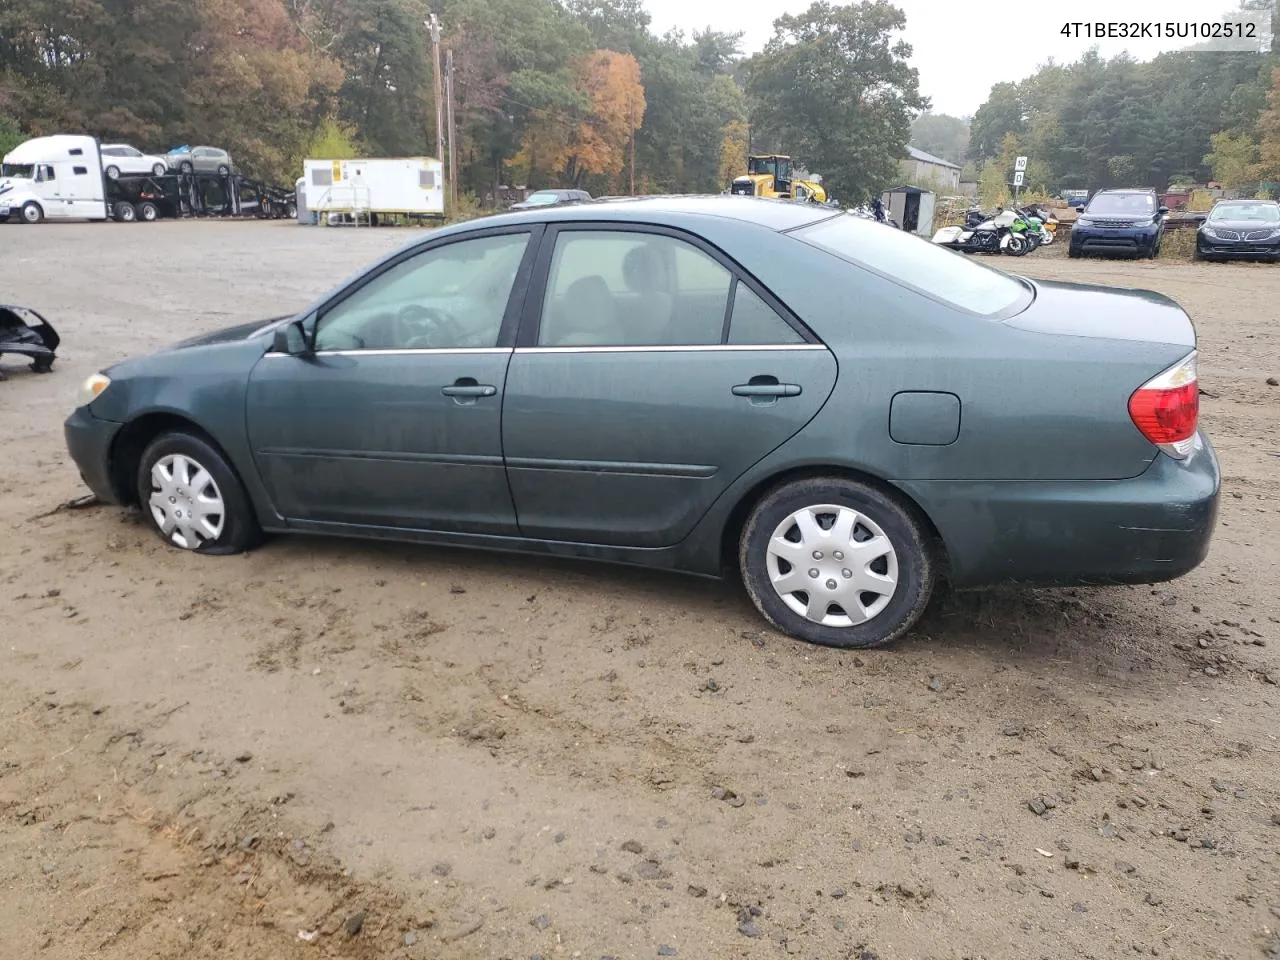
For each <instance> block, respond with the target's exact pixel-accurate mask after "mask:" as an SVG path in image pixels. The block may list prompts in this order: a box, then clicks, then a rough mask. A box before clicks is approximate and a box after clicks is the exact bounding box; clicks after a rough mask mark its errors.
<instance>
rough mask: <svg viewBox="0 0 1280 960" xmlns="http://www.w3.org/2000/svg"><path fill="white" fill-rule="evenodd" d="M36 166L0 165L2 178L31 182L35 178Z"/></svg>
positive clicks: (20, 164) (27, 164)
mask: <svg viewBox="0 0 1280 960" xmlns="http://www.w3.org/2000/svg"><path fill="white" fill-rule="evenodd" d="M35 169H36V168H35V165H34V164H30V163H0V177H13V178H14V179H15V180H30V179H31V178H32V177H33V176H35Z"/></svg>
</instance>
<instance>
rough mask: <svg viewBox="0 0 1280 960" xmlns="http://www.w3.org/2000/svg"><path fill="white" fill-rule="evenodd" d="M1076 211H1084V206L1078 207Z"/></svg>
mask: <svg viewBox="0 0 1280 960" xmlns="http://www.w3.org/2000/svg"><path fill="white" fill-rule="evenodd" d="M1076 213H1084V207H1076Z"/></svg>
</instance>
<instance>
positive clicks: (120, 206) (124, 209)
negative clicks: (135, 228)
mask: <svg viewBox="0 0 1280 960" xmlns="http://www.w3.org/2000/svg"><path fill="white" fill-rule="evenodd" d="M115 209H116V219H117V220H119V221H120V222H121V223H133V222H134V221H135V220H137V219H138V210H137V208H136V207H135V206H134V205H133V204H132V203H129V202H128V201H127V200H121V201H120V202H119V203H117V204H116V208H115Z"/></svg>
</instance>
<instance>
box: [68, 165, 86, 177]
mask: <svg viewBox="0 0 1280 960" xmlns="http://www.w3.org/2000/svg"><path fill="white" fill-rule="evenodd" d="M71 172H72V173H74V174H75V175H76V176H78V177H79V176H83V175H84V174H86V173H88V172H89V168H88V167H72V168H71Z"/></svg>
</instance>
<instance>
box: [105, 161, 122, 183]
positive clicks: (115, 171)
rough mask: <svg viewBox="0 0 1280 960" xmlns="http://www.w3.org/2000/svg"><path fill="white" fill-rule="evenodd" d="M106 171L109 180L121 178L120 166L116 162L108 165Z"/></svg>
mask: <svg viewBox="0 0 1280 960" xmlns="http://www.w3.org/2000/svg"><path fill="white" fill-rule="evenodd" d="M104 172H105V173H106V175H107V179H108V180H119V179H120V168H119V167H117V166H116V165H115V164H114V163H113V164H112V165H111V166H109V167H107V169H106V170H105V171H104Z"/></svg>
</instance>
